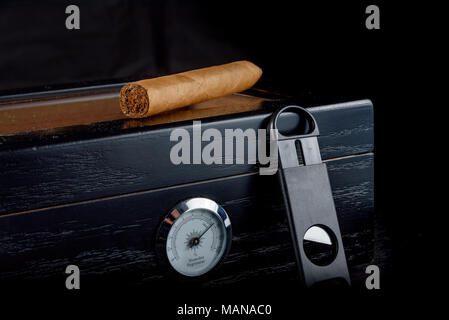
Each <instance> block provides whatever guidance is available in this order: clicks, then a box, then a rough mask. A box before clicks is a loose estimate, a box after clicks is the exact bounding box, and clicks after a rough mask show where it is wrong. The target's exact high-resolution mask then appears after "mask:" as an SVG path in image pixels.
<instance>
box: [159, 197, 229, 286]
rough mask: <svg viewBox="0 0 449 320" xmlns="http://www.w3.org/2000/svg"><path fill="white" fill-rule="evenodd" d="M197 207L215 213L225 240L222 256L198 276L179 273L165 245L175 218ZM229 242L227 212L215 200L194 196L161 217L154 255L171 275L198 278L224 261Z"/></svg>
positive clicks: (210, 271)
mask: <svg viewBox="0 0 449 320" xmlns="http://www.w3.org/2000/svg"><path fill="white" fill-rule="evenodd" d="M197 209H203V210H204V209H205V210H207V211H209V212H211V213H213V214H215V215H216V216H217V217H218V218H219V220H220V221H221V222H222V223H223V226H224V228H225V233H226V242H225V249H224V251H223V254H222V256H221V257H220V259H219V260H218V262H217V263H216V264H215V266H213V267H212V269H210V270H209V271H207V272H206V273H204V274H202V275H199V276H188V275H184V274H181V273H179V272H178V271H177V270H176V269H175V268H174V267H173V266H172V265H171V263H170V261H169V260H168V257H167V251H166V245H167V238H168V234H169V232H170V230H171V228H172V227H173V225H174V224H175V222H176V220H177V219H178V218H179V217H180V216H181V215H182V214H184V213H186V212H189V211H192V210H197ZM231 242H232V226H231V220H230V219H229V216H228V214H227V212H226V211H225V210H224V209H223V207H222V206H220V205H219V204H218V203H216V202H215V201H213V200H211V199H208V198H203V197H196V198H189V199H186V200H183V201H181V202H179V203H178V204H177V205H176V206H175V207H173V208H172V209H171V210H170V211H169V213H168V214H167V215H166V216H165V217H164V218H163V220H162V223H161V224H160V226H159V229H158V231H157V236H156V255H157V258H158V262H159V265H160V266H161V267H162V268H163V271H166V273H168V274H171V275H176V276H177V277H181V278H185V279H200V278H203V277H205V276H207V275H209V274H210V273H212V272H214V271H215V270H216V269H217V268H218V267H219V266H220V265H221V264H222V263H223V261H224V259H225V258H226V256H227V255H228V253H229V250H230V248H231Z"/></svg>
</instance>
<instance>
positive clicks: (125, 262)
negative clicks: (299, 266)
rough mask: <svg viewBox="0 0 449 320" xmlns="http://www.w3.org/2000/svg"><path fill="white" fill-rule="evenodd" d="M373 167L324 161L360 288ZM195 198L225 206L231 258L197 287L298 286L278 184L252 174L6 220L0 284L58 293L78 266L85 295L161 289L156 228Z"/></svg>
mask: <svg viewBox="0 0 449 320" xmlns="http://www.w3.org/2000/svg"><path fill="white" fill-rule="evenodd" d="M372 165H373V154H371V153H369V154H365V155H360V156H354V157H349V158H344V159H339V160H333V161H329V162H328V168H329V175H330V179H331V181H332V189H333V194H334V198H335V203H336V208H337V212H338V218H339V222H340V226H341V232H342V234H343V242H344V246H345V251H346V255H347V258H348V263H349V266H350V271H351V276H352V278H353V281H354V282H355V283H356V285H357V284H358V282H359V281H360V278H362V277H363V275H364V270H359V269H360V268H362V267H364V266H366V265H367V264H369V263H371V261H372V259H373V257H374V251H373V250H374V247H373V227H374V225H373V167H372ZM193 196H205V197H209V198H212V199H215V200H216V201H218V202H219V203H221V204H222V205H223V206H224V208H225V209H226V210H227V212H228V213H229V215H230V218H231V221H232V224H233V234H234V236H233V241H232V248H231V252H230V254H229V256H228V258H227V259H226V262H225V263H224V265H223V266H222V267H221V268H220V269H219V270H218V272H217V273H216V274H214V275H212V276H211V278H210V281H208V282H206V283H204V284H203V285H205V286H218V285H219V286H222V285H232V284H235V283H237V284H238V283H240V282H242V281H257V280H258V279H259V278H260V277H263V278H264V281H290V280H294V281H296V268H295V263H294V256H293V251H292V248H291V244H290V234H289V232H288V229H287V223H286V221H285V213H284V206H283V204H282V200H281V199H282V197H281V194H280V191H279V188H278V184H277V181H276V179H275V176H259V175H258V174H256V173H250V174H243V175H237V176H233V177H228V178H225V179H218V180H211V181H205V182H200V183H194V184H186V185H183V186H178V187H171V188H162V189H158V190H152V191H146V192H141V193H139V194H131V195H125V196H119V197H114V198H113V199H103V200H94V201H89V202H86V203H80V204H73V205H69V206H65V207H59V208H51V209H46V210H43V211H40V212H31V213H26V214H18V215H10V216H4V217H3V218H2V219H1V224H0V258H1V261H2V263H1V264H0V280H1V281H3V282H4V284H8V283H9V284H17V283H22V282H23V281H27V280H37V279H41V280H46V281H47V283H51V282H50V281H52V280H53V281H55V283H57V281H58V280H59V282H60V283H59V284H61V283H63V279H65V275H64V270H65V267H66V266H67V265H69V264H76V265H77V266H79V267H80V269H81V271H82V275H83V286H84V287H95V286H96V285H98V283H99V282H103V281H106V280H107V279H114V281H115V283H116V282H117V281H120V282H123V283H127V284H146V283H149V282H154V281H156V282H158V281H159V282H160V281H164V280H165V279H164V277H163V276H162V275H161V270H159V269H158V266H157V261H156V257H155V254H154V239H155V234H156V229H157V227H158V225H159V223H160V222H161V218H162V217H163V216H164V215H165V214H166V213H167V210H168V209H170V208H171V207H172V206H173V204H174V203H176V202H177V201H179V200H182V199H185V198H189V197H193ZM117 279H119V280H117ZM61 281H62V282H61ZM152 285H154V284H152Z"/></svg>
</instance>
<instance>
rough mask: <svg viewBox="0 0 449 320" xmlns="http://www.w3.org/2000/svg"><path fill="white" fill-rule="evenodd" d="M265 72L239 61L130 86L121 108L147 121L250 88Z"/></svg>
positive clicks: (128, 85) (248, 63) (121, 98)
mask: <svg viewBox="0 0 449 320" xmlns="http://www.w3.org/2000/svg"><path fill="white" fill-rule="evenodd" d="M261 75H262V70H261V69H260V68H259V67H258V66H256V65H255V64H253V63H251V62H249V61H237V62H232V63H228V64H223V65H219V66H214V67H209V68H203V69H197V70H192V71H187V72H182V73H177V74H173V75H169V76H164V77H159V78H153V79H146V80H140V81H136V82H132V83H129V84H127V85H125V86H123V87H122V89H121V90H120V108H121V110H122V112H123V113H124V114H125V115H126V116H128V117H130V118H144V117H148V116H151V115H153V114H157V113H161V112H164V111H168V110H173V109H176V108H182V107H185V106H188V105H191V104H194V103H199V102H202V101H206V100H209V99H213V98H218V97H222V96H225V95H228V94H232V93H236V92H240V91H244V90H246V89H249V88H251V87H252V86H253V85H254V84H255V83H256V82H257V80H259V78H260V76H261Z"/></svg>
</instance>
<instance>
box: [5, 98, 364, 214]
mask: <svg viewBox="0 0 449 320" xmlns="http://www.w3.org/2000/svg"><path fill="white" fill-rule="evenodd" d="M275 106H276V105H275V104H274V105H271V104H270V105H268V107H267V106H266V107H265V109H262V110H259V111H252V112H245V113H241V114H239V115H227V116H221V117H213V118H208V119H205V120H204V121H202V129H203V130H206V129H208V128H215V129H218V130H220V132H221V133H222V135H223V136H225V134H224V130H225V129H237V128H240V129H242V130H246V129H247V128H265V127H266V123H267V119H268V117H269V115H270V109H269V108H270V107H271V108H273V107H275ZM309 110H310V111H311V113H312V114H313V115H314V116H315V117H316V120H317V122H318V125H319V127H320V132H321V136H320V137H319V144H320V148H321V154H322V157H323V159H332V158H337V157H342V156H348V155H353V154H361V153H366V152H371V151H372V150H373V123H372V117H373V113H372V104H371V102H370V101H368V100H362V101H356V102H351V103H342V104H337V105H331V106H322V107H312V108H309ZM281 120H282V123H283V124H285V126H295V125H296V123H297V121H298V119H297V118H296V116H295V115H294V114H291V113H287V114H285V115H283V117H282V118H281ZM96 126H97V129H98V125H96ZM100 128H101V129H98V130H99V131H96V130H90V128H89V129H87V131H88V132H87V133H85V132H84V131H82V132H81V133H80V132H72V133H70V134H67V135H66V136H58V135H56V136H50V137H49V136H45V137H40V136H34V137H33V136H32V135H26V139H28V138H30V139H31V141H25V142H24V143H23V144H21V143H16V142H14V140H13V142H11V143H5V144H4V145H3V149H2V150H0V163H2V166H3V170H2V171H1V172H0V181H2V184H1V185H0V194H1V200H0V215H1V214H9V213H14V212H20V211H26V210H34V209H38V208H45V207H48V206H53V205H60V204H67V203H74V202H78V201H86V200H90V199H97V198H103V197H110V196H115V195H118V194H127V193H132V192H139V191H142V190H149V189H155V188H164V187H169V186H173V185H179V184H184V183H191V182H194V181H204V180H208V179H214V178H220V177H227V176H232V175H238V174H244V173H248V172H256V171H257V170H258V166H257V165H252V164H241V165H240V164H233V165H219V164H211V165H206V164H198V165H183V164H181V165H173V164H172V163H171V161H170V158H169V155H170V149H171V147H172V146H173V145H174V144H175V142H170V133H171V132H172V130H173V129H174V128H184V129H186V130H187V131H189V132H190V133H191V132H192V122H191V121H186V122H178V123H176V124H166V125H159V126H149V127H142V128H133V129H128V130H124V129H123V128H121V123H120V128H117V127H116V124H114V123H112V124H108V126H107V127H106V128H103V127H100ZM103 129H104V130H103ZM13 138H14V137H13ZM33 139H34V140H33ZM223 140H224V139H223ZM224 143H225V141H223V144H224ZM250 143H251V142H250ZM205 144H206V142H203V146H204V145H205ZM234 163H235V161H234Z"/></svg>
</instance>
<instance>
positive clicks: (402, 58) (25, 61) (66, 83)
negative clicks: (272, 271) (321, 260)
mask: <svg viewBox="0 0 449 320" xmlns="http://www.w3.org/2000/svg"><path fill="white" fill-rule="evenodd" d="M69 4H76V5H78V6H79V7H80V10H81V29H80V30H67V29H66V28H65V19H66V17H67V14H65V8H66V6H67V5H69ZM369 4H376V5H378V6H379V8H380V25H381V29H380V30H367V29H366V28H365V19H366V17H367V15H366V14H365V8H366V7H367V6H368V5H369ZM438 10H439V9H438V8H431V7H424V6H422V5H420V6H414V5H412V4H408V3H406V4H397V5H396V6H395V7H393V6H392V5H391V4H387V3H385V2H383V1H375V2H372V3H371V2H366V1H354V2H346V1H345V2H335V1H332V2H331V1H328V2H324V1H313V2H312V1H281V0H278V1H270V2H262V1H242V0H240V1H236V0H229V1H189V2H188V1H181V0H178V1H177V0H167V1H125V0H110V1H70V2H69V1H3V2H2V3H1V4H0V15H1V19H0V95H8V94H17V93H27V92H34V91H43V90H52V89H61V88H71V87H81V86H88V85H97V84H109V83H119V82H124V81H131V80H137V79H142V78H146V77H153V76H158V75H164V74H168V73H174V72H180V71H185V70H188V69H192V68H198V67H205V66H210V65H214V64H220V63H226V62H230V61H234V60H240V59H247V60H250V61H253V62H254V63H256V64H258V65H259V66H260V67H261V68H262V69H263V70H264V75H263V77H262V79H261V80H260V83H259V84H258V86H260V87H263V88H267V89H270V90H275V91H279V92H282V93H286V94H290V95H294V96H296V97H298V99H299V101H302V103H303V105H304V106H307V105H314V104H321V103H333V102H341V101H347V100H351V99H358V98H369V99H371V100H372V101H373V103H374V107H375V127H376V132H375V139H376V141H375V144H376V150H375V153H376V167H375V170H376V195H375V196H376V212H377V213H379V214H380V215H382V216H383V219H384V222H385V224H386V226H387V228H388V230H389V231H390V232H391V235H392V237H393V243H394V259H395V260H394V262H393V266H394V271H395V272H394V276H393V281H392V287H390V288H389V289H388V290H387V291H382V292H380V293H379V292H377V293H364V294H360V293H357V294H353V293H348V294H347V295H346V294H340V293H339V294H338V297H339V298H341V299H336V295H333V296H332V295H331V294H326V296H324V298H323V297H320V298H316V296H315V295H313V294H312V295H309V296H308V297H304V296H303V295H301V294H296V293H295V294H292V293H291V291H289V292H287V291H286V292H263V291H259V292H257V293H255V292H251V291H250V290H249V292H248V290H246V291H245V290H243V291H242V292H240V293H236V292H232V293H229V292H226V291H225V290H224V291H221V292H214V293H198V292H191V293H183V297H182V298H180V297H177V298H176V299H177V300H176V299H175V300H173V299H174V298H173V297H166V296H154V293H153V295H152V294H148V293H141V292H137V294H136V295H131V298H130V299H129V300H132V303H133V304H132V305H133V307H132V308H133V309H135V308H137V307H138V306H144V305H145V303H149V302H148V300H150V301H156V300H157V301H158V303H160V304H159V305H155V304H154V303H150V305H149V309H148V315H147V316H146V318H152V317H150V316H149V315H150V314H152V312H154V310H159V311H162V314H165V315H167V313H166V312H165V313H164V310H161V309H163V308H168V310H169V313H172V311H173V309H172V307H173V305H177V304H178V303H177V302H176V303H175V302H174V301H186V303H188V301H198V299H199V300H201V299H203V301H207V299H209V301H216V300H214V298H215V296H214V295H216V297H220V298H219V299H220V301H225V299H226V298H229V297H230V299H231V298H235V299H237V300H238V303H244V304H247V303H252V301H250V300H251V299H252V300H254V303H257V304H259V303H272V304H276V303H278V304H279V306H280V307H279V308H281V310H282V312H281V313H284V314H285V313H288V312H292V313H294V312H296V313H297V314H299V313H300V312H305V311H307V310H310V308H311V307H314V308H317V307H318V308H320V307H321V306H322V305H323V306H327V307H329V309H321V311H322V312H324V313H325V314H327V313H330V314H334V313H335V314H337V313H338V312H342V313H343V314H344V315H349V313H350V312H349V311H348V310H353V308H354V307H355V306H356V305H359V306H360V305H362V306H363V308H364V310H365V311H362V313H360V314H358V315H360V317H361V318H363V317H366V316H367V315H369V314H370V315H371V316H373V313H372V312H373V311H375V310H377V312H379V313H382V310H384V309H383V308H384V307H386V306H391V305H394V306H396V307H399V303H398V299H399V297H403V296H404V295H406V296H407V297H408V296H412V297H413V298H418V300H420V297H421V296H422V295H423V294H424V292H423V290H424V287H425V286H426V285H427V284H431V283H438V282H439V281H440V278H441V277H442V276H443V274H442V273H441V272H442V271H441V270H440V269H438V268H433V269H432V273H430V272H429V270H430V268H427V267H426V266H428V265H429V263H428V261H429V260H427V259H429V257H430V255H431V253H430V251H428V250H427V249H428V248H427V247H426V246H425V243H424V238H425V235H426V233H427V232H428V231H427V230H428V229H427V228H426V224H425V223H424V222H425V221H423V219H420V220H418V219H417V217H420V215H419V214H416V213H417V211H418V210H419V209H418V206H417V202H418V201H419V199H422V198H423V197H424V194H425V191H424V190H422V188H414V187H412V183H414V182H416V179H417V175H418V171H420V170H419V167H418V168H417V167H416V165H415V164H416V162H417V160H416V158H419V157H420V156H419V145H420V141H418V139H419V138H418V137H416V135H415V133H410V132H409V131H406V129H403V127H402V126H403V124H410V123H412V124H413V123H416V122H417V121H419V115H417V114H416V113H415V111H416V110H417V106H418V101H417V100H418V96H419V93H420V92H422V90H423V86H422V85H421V82H422V81H423V80H424V82H425V81H426V79H429V74H428V72H429V70H430V71H431V70H435V68H434V65H435V64H436V62H435V60H434V58H435V56H436V53H435V51H434V50H433V47H432V40H433V39H432V38H433V37H434V36H436V35H435V33H434V30H431V31H430V32H429V28H428V27H429V26H428V24H427V20H426V19H429V17H430V20H432V18H431V14H432V12H434V11H438ZM425 21H426V22H425ZM437 67H438V66H437ZM423 71H424V72H425V75H424V74H423V73H422V72H423ZM418 80H419V81H418ZM411 96H412V97H413V99H410V97H411ZM415 98H416V99H415ZM410 100H412V101H410ZM417 119H418V120H417ZM419 123H421V122H419ZM419 128H420V127H418V129H419ZM407 130H408V129H407ZM414 130H417V128H416V127H415V128H414ZM411 134H412V136H411ZM414 154H418V156H414ZM411 167H413V169H411ZM426 210H427V211H430V212H431V211H433V205H432V202H430V204H429V203H428V204H427V209H426ZM418 213H419V212H418ZM424 220H425V219H424ZM424 280H425V281H424ZM0 289H1V288H0ZM290 289H291V288H290ZM81 291H82V290H81ZM76 295H78V297H79V296H80V294H79V293H76V294H75V293H74V294H71V293H68V294H67V296H63V297H59V298H61V299H62V300H66V301H70V299H72V298H73V297H75V296H76ZM250 297H251V299H250ZM96 298H98V296H97V297H96ZM117 298H119V297H117V296H114V297H113V298H112V300H113V301H115V299H117ZM128 298H129V296H128ZM264 298H265V300H264ZM108 299H109V297H108ZM153 299H154V300H153ZM204 299H206V300H204ZM235 299H234V300H235ZM320 299H322V300H320ZM86 300H87V301H89V302H91V303H92V302H93V303H94V304H95V303H96V300H94V301H92V300H91V299H90V297H89V298H87V299H86ZM142 301H143V302H142ZM301 302H302V303H301ZM119 305H120V304H118V305H106V306H105V309H107V310H114V308H115V307H118V306H119ZM302 306H304V307H302ZM415 306H416V305H415ZM411 307H412V306H411V305H408V306H407V307H406V309H407V308H411ZM279 308H278V309H277V310H278V312H279ZM348 308H349V309H348ZM332 312H334V313H332ZM278 315H279V313H278Z"/></svg>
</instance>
